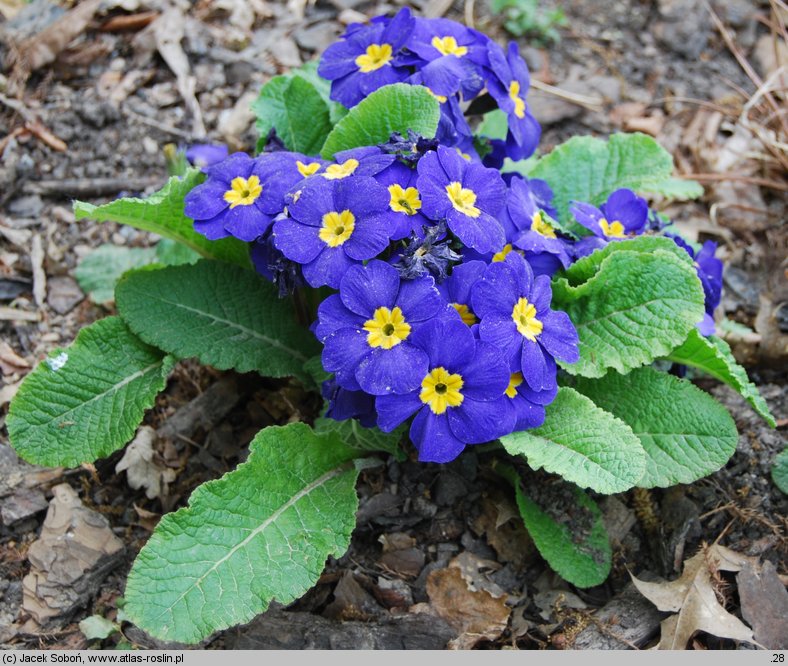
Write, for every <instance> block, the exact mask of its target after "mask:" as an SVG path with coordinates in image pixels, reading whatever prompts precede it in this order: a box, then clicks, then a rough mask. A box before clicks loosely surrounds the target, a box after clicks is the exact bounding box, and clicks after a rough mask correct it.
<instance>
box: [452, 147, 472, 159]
mask: <svg viewBox="0 0 788 666" xmlns="http://www.w3.org/2000/svg"><path fill="white" fill-rule="evenodd" d="M454 150H456V151H457V154H458V155H459V156H460V157H462V159H464V160H465V161H466V162H470V161H471V156H470V155H469V154H468V153H464V152H462V151H461V150H460V149H459V148H455V149H454Z"/></svg>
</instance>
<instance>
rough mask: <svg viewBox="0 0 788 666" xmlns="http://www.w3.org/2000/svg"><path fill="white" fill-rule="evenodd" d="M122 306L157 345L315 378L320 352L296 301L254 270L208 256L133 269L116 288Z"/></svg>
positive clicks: (219, 362) (237, 366) (232, 365)
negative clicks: (308, 367) (309, 368)
mask: <svg viewBox="0 0 788 666" xmlns="http://www.w3.org/2000/svg"><path fill="white" fill-rule="evenodd" d="M115 300H116V302H117V306H118V312H119V313H120V315H121V316H122V317H123V319H124V320H125V321H126V323H127V324H128V325H129V327H130V328H131V330H133V331H134V332H135V333H136V334H137V335H139V336H140V337H141V338H142V339H143V340H145V341H146V342H148V343H149V344H152V345H155V346H157V347H159V348H160V349H164V350H165V351H167V352H169V353H171V354H174V355H175V356H178V357H180V358H188V357H196V358H198V359H199V360H200V361H202V362H203V363H205V364H206V365H211V366H213V367H215V368H218V369H219V370H229V369H234V370H237V371H238V372H249V371H250V370H254V371H256V372H259V373H260V374H262V375H264V376H267V377H287V376H289V375H295V376H298V377H307V374H306V372H305V371H304V369H303V366H304V363H305V362H306V361H307V360H308V359H309V358H310V357H311V356H313V355H314V354H316V353H317V351H318V350H319V344H318V342H317V340H315V338H314V336H313V335H312V334H311V333H310V332H309V331H308V330H307V329H306V328H305V327H303V326H299V325H298V324H297V323H296V321H295V317H294V314H293V306H292V302H291V301H290V300H289V299H280V298H279V296H278V292H277V290H276V287H274V286H273V285H272V284H271V283H270V282H268V281H266V280H265V279H264V278H263V277H262V276H260V275H257V274H256V273H254V272H252V271H248V270H246V269H243V268H240V267H238V266H232V265H230V264H225V263H223V262H218V261H209V260H206V259H203V260H201V261H199V262H198V263H196V264H193V265H186V266H172V267H168V268H162V269H158V270H149V269H142V270H138V271H133V272H131V273H126V275H124V276H123V277H122V278H121V279H120V281H119V282H118V286H117V288H116V289H115Z"/></svg>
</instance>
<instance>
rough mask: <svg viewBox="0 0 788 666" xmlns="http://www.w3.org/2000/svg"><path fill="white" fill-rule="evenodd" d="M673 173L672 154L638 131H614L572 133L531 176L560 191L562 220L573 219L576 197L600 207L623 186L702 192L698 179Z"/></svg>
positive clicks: (685, 195)
mask: <svg viewBox="0 0 788 666" xmlns="http://www.w3.org/2000/svg"><path fill="white" fill-rule="evenodd" d="M672 173H673V159H672V158H671V156H670V153H668V152H667V151H666V150H665V149H664V148H663V147H662V146H660V145H659V144H658V143H657V142H656V141H655V140H654V139H652V138H651V137H650V136H647V135H645V134H641V133H634V134H613V135H612V136H611V137H610V139H609V140H608V141H603V140H602V139H596V138H594V137H590V136H576V137H573V138H571V139H569V141H566V142H565V143H562V144H561V145H560V146H558V147H557V148H555V149H554V150H553V151H552V152H551V153H549V154H548V155H545V156H544V157H542V158H541V159H540V160H539V161H538V163H537V165H536V167H535V168H534V169H533V170H532V171H531V177H533V178H542V179H543V180H546V181H547V182H548V183H549V185H550V187H551V188H552V189H553V192H554V193H555V206H556V208H557V209H558V215H559V221H560V222H563V223H568V222H570V220H571V215H570V213H569V205H570V202H571V201H584V202H587V203H591V204H594V205H599V204H602V203H604V202H605V200H606V199H607V197H608V195H609V194H610V193H611V192H613V191H615V190H617V189H619V188H622V187H626V188H629V189H631V190H634V191H635V192H638V193H647V192H652V193H658V194H662V195H664V196H670V197H673V198H677V199H678V198H680V199H693V198H697V197H699V196H701V195H702V194H703V188H702V187H701V186H700V185H699V184H698V183H696V182H694V181H682V180H679V179H676V178H672V177H671V174H672ZM581 229H582V228H581ZM585 233H587V232H585Z"/></svg>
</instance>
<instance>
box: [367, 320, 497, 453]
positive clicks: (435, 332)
mask: <svg viewBox="0 0 788 666" xmlns="http://www.w3.org/2000/svg"><path fill="white" fill-rule="evenodd" d="M412 344H413V345H414V346H415V347H417V348H419V349H421V350H423V351H424V353H425V354H426V355H427V358H428V367H427V371H426V372H425V373H424V374H423V376H422V377H421V381H420V382H419V386H418V387H417V388H416V389H415V390H413V391H411V392H410V393H405V394H402V395H395V394H389V395H381V396H378V398H377V399H376V401H375V407H376V409H377V412H378V426H379V427H380V429H381V430H383V431H385V432H390V431H392V430H393V429H394V428H396V427H397V426H398V425H399V424H400V423H402V422H403V421H405V420H407V419H408V418H410V417H411V416H412V415H414V414H415V415H416V416H415V418H414V419H413V423H412V424H411V427H410V438H411V441H412V442H413V443H414V444H415V445H416V448H418V450H419V460H421V461H427V462H449V461H451V460H453V459H454V458H456V457H457V456H458V455H459V454H460V452H461V451H462V450H463V449H464V448H465V446H466V445H467V444H480V443H482V442H488V441H490V440H493V439H495V438H496V437H500V436H502V435H504V434H506V433H505V431H504V430H503V428H502V424H501V418H500V400H501V399H502V398H503V394H504V391H505V390H506V388H507V387H508V385H509V377H510V373H509V369H508V367H507V366H506V363H505V362H504V361H503V360H502V358H501V355H500V353H499V352H498V350H497V349H495V347H493V346H492V345H489V344H487V343H485V342H481V341H477V340H476V339H475V338H474V336H473V333H472V332H471V330H470V329H469V328H468V327H467V326H465V324H463V323H462V322H460V321H458V320H456V319H451V320H447V319H434V320H432V321H430V322H429V323H427V324H426V325H425V326H423V327H422V328H421V329H420V330H419V331H417V332H415V333H414V334H413V340H412Z"/></svg>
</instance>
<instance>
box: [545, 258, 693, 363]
mask: <svg viewBox="0 0 788 666" xmlns="http://www.w3.org/2000/svg"><path fill="white" fill-rule="evenodd" d="M685 254H686V253H685ZM553 301H554V303H555V307H557V308H559V309H561V310H565V311H566V313H567V314H568V315H569V317H570V319H571V320H572V322H573V323H574V325H575V328H577V333H578V336H579V339H580V342H579V350H580V360H579V361H578V362H577V363H574V364H561V367H563V368H564V369H565V370H566V371H567V372H569V373H570V374H573V375H582V376H584V377H601V376H602V375H604V374H605V372H606V371H607V369H608V368H615V369H616V370H618V371H619V372H628V371H629V370H631V369H632V368H637V367H639V366H642V365H645V364H647V363H651V362H652V361H654V360H655V359H657V358H660V357H662V356H665V355H666V354H669V353H670V352H671V351H672V350H673V349H674V348H675V347H676V346H677V345H680V344H681V343H682V342H683V341H684V340H685V339H686V338H687V335H689V332H690V331H691V330H692V329H693V328H694V327H695V325H696V324H697V323H698V322H699V321H700V320H701V319H702V318H703V313H704V309H703V303H704V296H703V287H702V286H701V283H700V280H699V279H698V275H697V273H696V271H695V269H694V268H693V267H692V265H691V264H689V263H687V262H686V261H685V260H684V259H683V258H678V257H677V255H675V254H674V253H673V252H672V251H671V252H666V251H663V250H655V251H654V252H653V253H651V254H646V253H640V252H631V251H618V252H612V253H611V254H610V255H609V256H607V257H606V258H605V259H604V260H603V261H602V262H601V264H600V265H599V270H598V271H597V272H596V274H595V275H594V276H593V277H592V278H591V279H589V280H588V281H587V282H584V283H583V284H580V285H578V286H576V287H573V286H571V285H569V283H568V282H567V280H566V279H560V278H559V279H558V280H556V281H554V283H553Z"/></svg>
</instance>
